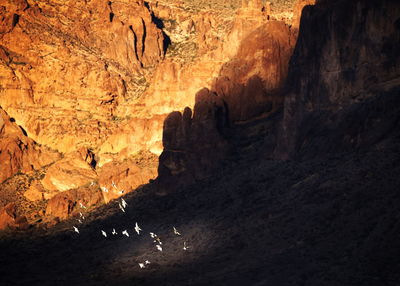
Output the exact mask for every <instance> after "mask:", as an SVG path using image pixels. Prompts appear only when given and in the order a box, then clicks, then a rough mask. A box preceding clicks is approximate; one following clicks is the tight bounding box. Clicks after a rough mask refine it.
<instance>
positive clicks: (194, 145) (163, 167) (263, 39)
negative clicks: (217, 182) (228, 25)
mask: <svg viewBox="0 0 400 286" xmlns="http://www.w3.org/2000/svg"><path fill="white" fill-rule="evenodd" d="M293 38H294V35H293V34H292V32H291V31H290V28H289V26H287V25H286V24H285V23H283V22H279V21H269V22H267V23H265V24H264V25H262V26H260V27H259V28H257V29H255V30H254V31H253V32H252V33H250V34H249V35H248V36H247V38H245V39H244V41H243V43H242V44H241V45H240V46H239V48H238V53H237V55H236V56H235V58H234V59H233V60H231V61H229V62H228V63H226V64H225V65H223V67H222V69H221V71H220V75H219V77H217V78H216V79H215V81H214V84H213V89H212V90H211V91H210V90H208V89H207V88H205V89H202V90H200V91H199V92H198V93H197V94H196V96H195V101H196V103H195V107H194V110H193V118H192V115H191V110H190V108H186V109H185V111H184V112H183V115H182V114H181V113H179V112H174V113H172V114H170V115H169V116H168V117H167V119H166V120H165V122H164V129H163V145H164V151H163V153H162V154H161V156H160V165H159V179H160V180H161V181H165V182H167V181H168V179H167V178H168V177H170V176H175V175H178V174H180V175H182V176H183V177H188V178H189V179H188V178H186V179H188V180H190V179H200V178H203V177H204V176H206V174H209V173H210V172H211V171H212V170H213V169H214V168H215V167H217V166H218V165H219V164H220V163H221V162H222V161H223V159H225V158H226V157H227V156H228V154H229V153H231V152H232V148H233V147H232V146H231V145H232V142H229V137H230V136H231V133H232V131H231V130H230V126H231V125H233V124H235V123H239V122H245V121H248V120H251V119H254V118H256V117H268V116H270V115H271V114H273V113H275V112H276V111H277V110H279V108H280V107H281V106H282V103H283V98H282V96H281V94H280V92H281V89H282V87H283V83H284V80H285V78H286V74H287V67H288V63H289V59H290V56H291V54H292V51H293V43H294V40H293ZM183 173H185V175H183ZM164 178H165V180H164ZM186 179H183V180H186Z"/></svg>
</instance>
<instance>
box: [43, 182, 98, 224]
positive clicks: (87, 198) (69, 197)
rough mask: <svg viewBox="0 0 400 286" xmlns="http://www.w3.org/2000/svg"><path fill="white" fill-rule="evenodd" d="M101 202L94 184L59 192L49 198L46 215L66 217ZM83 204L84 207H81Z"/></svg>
mask: <svg viewBox="0 0 400 286" xmlns="http://www.w3.org/2000/svg"><path fill="white" fill-rule="evenodd" d="M102 202H103V198H102V195H101V193H100V191H99V190H98V188H97V187H96V186H91V187H87V188H79V189H74V190H69V191H65V192H61V193H59V194H57V195H55V196H54V197H53V198H51V199H50V200H49V202H48V204H47V207H46V215H47V216H49V217H56V218H59V219H66V218H68V217H70V216H71V215H72V214H73V213H79V212H83V211H87V210H89V209H90V208H92V207H93V206H96V205H98V204H100V203H102ZM81 204H82V206H84V208H82V207H81Z"/></svg>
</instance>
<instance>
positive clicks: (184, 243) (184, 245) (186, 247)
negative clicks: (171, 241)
mask: <svg viewBox="0 0 400 286" xmlns="http://www.w3.org/2000/svg"><path fill="white" fill-rule="evenodd" d="M188 248H189V246H187V245H186V241H184V242H183V250H188Z"/></svg>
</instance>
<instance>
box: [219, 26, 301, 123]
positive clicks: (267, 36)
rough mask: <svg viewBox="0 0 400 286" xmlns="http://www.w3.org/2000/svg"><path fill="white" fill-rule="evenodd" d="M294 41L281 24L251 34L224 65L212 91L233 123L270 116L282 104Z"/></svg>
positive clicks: (292, 36)
mask: <svg viewBox="0 0 400 286" xmlns="http://www.w3.org/2000/svg"><path fill="white" fill-rule="evenodd" d="M295 41H296V37H295V34H293V33H292V31H291V30H290V28H289V26H287V25H286V24H285V23H284V22H279V21H268V22H267V23H266V24H264V25H262V26H260V27H259V28H257V29H255V30H254V31H252V32H251V33H250V34H249V35H248V36H247V37H246V38H245V39H244V40H243V41H242V43H241V45H240V46H239V49H238V52H237V54H236V56H235V57H234V59H232V60H231V61H229V62H227V63H226V64H224V65H223V66H222V68H221V71H220V74H219V77H218V78H216V80H215V82H214V84H213V87H212V89H213V90H215V91H216V92H217V94H218V95H219V96H221V97H222V98H223V100H224V101H225V102H226V104H227V106H228V109H229V118H230V120H231V121H232V122H237V121H246V120H249V119H252V118H254V117H257V116H261V115H263V114H264V115H265V114H269V113H272V112H274V111H276V110H278V109H279V108H280V107H281V106H282V104H283V97H282V94H281V89H282V87H283V85H284V83H285V80H286V76H287V69H288V65H289V60H290V57H291V55H292V52H293V48H294V44H295Z"/></svg>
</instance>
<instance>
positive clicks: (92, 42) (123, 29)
mask: <svg viewBox="0 0 400 286" xmlns="http://www.w3.org/2000/svg"><path fill="white" fill-rule="evenodd" d="M0 6H1V7H2V8H1V17H2V22H1V28H0V30H1V33H0V45H1V47H0V59H1V65H0V74H1V79H2V80H1V92H0V102H1V104H2V106H3V108H4V109H5V110H7V112H8V113H10V114H12V116H13V117H14V118H15V119H16V120H17V122H19V124H21V125H22V126H23V127H24V129H25V130H26V131H27V132H28V134H29V135H30V136H31V137H32V138H33V139H35V140H36V141H37V142H40V143H41V144H45V145H47V146H50V147H52V148H54V149H57V150H59V151H61V152H70V151H73V150H76V149H78V148H79V147H82V146H84V147H93V148H95V147H98V146H99V145H100V144H101V143H102V142H103V141H104V140H105V138H106V137H107V136H108V135H109V133H110V132H112V130H113V129H114V128H115V127H116V126H118V123H119V121H120V120H121V118H125V117H126V116H128V114H130V111H131V110H129V111H127V110H126V107H123V106H124V105H126V103H127V102H130V101H132V100H134V99H135V97H136V96H138V95H140V94H141V93H142V92H143V89H145V88H146V86H145V84H144V83H145V82H146V80H145V77H146V75H147V74H149V73H151V69H152V67H154V66H155V65H156V64H157V63H158V62H159V61H160V60H161V59H162V58H163V57H164V53H165V49H166V47H165V45H164V42H165V41H164V35H163V33H162V31H161V30H160V29H159V28H157V26H156V24H155V23H154V22H153V18H152V14H151V12H150V11H149V10H148V8H147V7H146V5H145V3H144V2H143V1H137V2H131V1H118V2H115V3H113V2H111V1H101V0H95V1H51V2H49V1H35V2H31V1H23V0H18V1H7V0H3V1H1V2H0ZM121 106H122V107H121ZM117 108H121V109H123V110H124V111H123V115H121V112H120V113H118V114H117ZM61 134H62V135H63V136H61Z"/></svg>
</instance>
